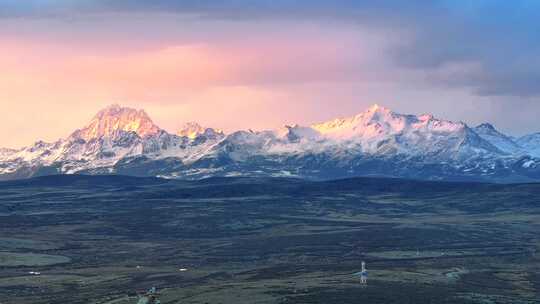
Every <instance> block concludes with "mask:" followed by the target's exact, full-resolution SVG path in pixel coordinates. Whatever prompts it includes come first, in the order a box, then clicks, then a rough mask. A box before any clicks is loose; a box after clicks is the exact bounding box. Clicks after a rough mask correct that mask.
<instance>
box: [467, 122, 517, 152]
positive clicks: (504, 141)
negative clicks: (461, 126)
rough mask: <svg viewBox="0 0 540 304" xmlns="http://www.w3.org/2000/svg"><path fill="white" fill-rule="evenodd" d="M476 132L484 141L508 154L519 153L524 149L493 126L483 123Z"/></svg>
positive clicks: (475, 129) (477, 127) (476, 128)
mask: <svg viewBox="0 0 540 304" xmlns="http://www.w3.org/2000/svg"><path fill="white" fill-rule="evenodd" d="M474 131H475V132H476V133H477V134H478V135H479V136H480V137H481V138H483V139H484V140H486V141H488V142H489V143H491V144H492V145H494V146H495V147H497V148H498V149H499V150H501V151H503V152H506V153H511V154H514V153H519V152H520V151H521V150H522V148H521V146H520V145H519V144H518V143H516V142H515V141H514V140H512V138H510V137H509V136H507V135H504V134H502V133H501V132H499V131H498V130H497V129H496V128H495V127H494V126H493V125H492V124H490V123H483V124H480V125H478V126H476V127H475V128H474Z"/></svg>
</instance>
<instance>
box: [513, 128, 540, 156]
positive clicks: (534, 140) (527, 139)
mask: <svg viewBox="0 0 540 304" xmlns="http://www.w3.org/2000/svg"><path fill="white" fill-rule="evenodd" d="M517 143H518V144H519V145H520V146H522V147H523V148H524V149H525V150H526V151H527V152H528V153H529V154H531V155H533V156H536V157H540V133H533V134H529V135H525V136H523V137H520V138H519V139H518V140H517Z"/></svg>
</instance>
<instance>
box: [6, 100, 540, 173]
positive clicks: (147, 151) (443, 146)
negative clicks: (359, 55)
mask: <svg viewBox="0 0 540 304" xmlns="http://www.w3.org/2000/svg"><path fill="white" fill-rule="evenodd" d="M74 173H78V174H123V175H133V176H158V177H165V178H183V179H200V178H206V177H213V176H288V177H301V178H308V179H333V178H344V177H352V176H391V177H403V178H414V179H429V180H457V181H460V180H467V181H470V180H476V181H491V182H518V181H519V182H523V181H536V180H540V133H534V134H530V135H526V136H523V137H521V138H514V137H511V136H508V135H505V134H503V133H502V132H500V131H498V130H497V129H496V128H495V127H494V126H493V125H491V124H488V123H484V124H481V125H479V126H476V127H469V126H468V125H467V124H465V123H463V122H453V121H448V120H443V119H438V118H435V117H434V116H433V115H429V114H424V115H404V114H398V113H395V112H393V111H391V110H389V109H387V108H385V107H381V106H379V105H373V106H371V107H370V108H368V109H367V110H365V111H364V112H362V113H359V114H357V115H355V116H351V117H347V118H339V119H334V120H330V121H327V122H322V123H317V124H313V125H310V126H300V125H292V126H284V127H282V128H279V129H277V130H265V131H252V130H248V131H244V130H241V131H236V132H232V133H229V134H226V133H225V132H223V131H221V130H218V129H214V128H205V127H202V126H200V125H199V124H197V123H194V122H191V123H187V124H185V126H184V127H183V128H182V129H181V130H179V131H178V132H177V133H176V134H172V133H169V132H167V131H165V130H163V129H161V128H160V127H158V126H157V125H156V124H154V122H153V121H152V120H151V119H150V117H149V116H148V115H147V114H146V112H144V111H143V110H136V109H131V108H127V107H121V106H119V105H111V106H109V107H107V108H105V109H103V110H101V111H99V112H98V113H97V114H96V115H95V116H94V117H93V118H92V120H91V121H90V122H89V123H88V124H86V125H85V126H84V127H82V128H81V129H78V130H76V131H74V132H73V133H71V135H69V136H68V137H66V138H63V139H59V140H57V141H55V142H51V143H48V142H43V141H38V142H36V143H34V144H33V145H31V146H28V147H24V148H21V149H5V148H4V149H0V180H8V179H19V178H28V177H32V176H40V175H48V174H74Z"/></svg>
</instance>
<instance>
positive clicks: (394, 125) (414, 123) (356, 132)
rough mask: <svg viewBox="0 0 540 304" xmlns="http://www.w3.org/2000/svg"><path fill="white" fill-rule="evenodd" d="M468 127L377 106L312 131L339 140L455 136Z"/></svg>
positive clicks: (322, 125) (317, 126)
mask: <svg viewBox="0 0 540 304" xmlns="http://www.w3.org/2000/svg"><path fill="white" fill-rule="evenodd" d="M465 127H466V125H465V124H464V123H461V122H451V121H446V120H440V119H436V118H434V117H433V115H431V114H424V115H420V116H415V115H404V114H398V113H395V112H393V111H391V110H390V109H388V108H385V107H382V106H379V105H377V104H375V105H372V106H371V107H369V108H368V109H367V110H366V111H364V112H362V113H360V114H358V115H356V116H353V117H348V118H339V119H334V120H330V121H327V122H323V123H319V124H314V125H312V128H313V129H315V130H317V131H318V132H320V133H321V134H324V135H327V136H330V137H334V138H339V139H350V138H353V137H361V138H364V139H368V138H372V139H376V138H381V137H386V136H389V135H396V134H401V133H407V132H412V131H422V130H423V131H425V132H428V131H433V132H438V133H452V132H460V131H462V130H463V129H465Z"/></svg>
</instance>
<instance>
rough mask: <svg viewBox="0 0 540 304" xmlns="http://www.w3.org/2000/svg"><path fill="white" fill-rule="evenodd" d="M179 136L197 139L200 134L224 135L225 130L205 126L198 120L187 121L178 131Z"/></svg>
mask: <svg viewBox="0 0 540 304" xmlns="http://www.w3.org/2000/svg"><path fill="white" fill-rule="evenodd" d="M177 134H178V136H182V137H187V138H189V139H195V138H197V137H199V136H200V135H208V136H219V135H224V134H223V131H221V130H219V129H212V128H204V127H202V126H201V125H200V124H198V123H196V122H187V123H185V124H184V125H183V126H182V128H181V129H180V130H179V131H178V132H177Z"/></svg>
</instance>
